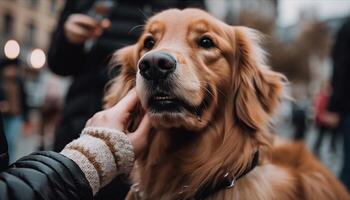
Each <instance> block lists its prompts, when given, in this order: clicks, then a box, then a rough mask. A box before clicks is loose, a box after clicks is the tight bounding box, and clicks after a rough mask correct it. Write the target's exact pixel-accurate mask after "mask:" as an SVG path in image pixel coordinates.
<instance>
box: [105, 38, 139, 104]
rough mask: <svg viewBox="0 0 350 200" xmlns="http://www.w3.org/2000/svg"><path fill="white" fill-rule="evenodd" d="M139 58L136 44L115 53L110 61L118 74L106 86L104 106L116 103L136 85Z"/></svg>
mask: <svg viewBox="0 0 350 200" xmlns="http://www.w3.org/2000/svg"><path fill="white" fill-rule="evenodd" d="M138 60H139V59H138V51H137V45H136V44H135V45H131V46H127V47H124V48H122V49H120V50H118V51H116V52H115V53H114V54H113V56H112V59H111V62H110V63H111V69H112V70H117V71H118V75H117V76H116V77H115V78H113V79H111V80H110V81H109V82H108V84H107V86H106V92H105V96H104V106H103V107H104V108H109V107H112V106H113V105H115V104H116V103H117V102H119V100H120V99H121V98H123V97H124V96H125V95H126V94H127V93H128V92H129V91H130V90H131V89H132V88H133V87H135V83H136V73H137V61H138Z"/></svg>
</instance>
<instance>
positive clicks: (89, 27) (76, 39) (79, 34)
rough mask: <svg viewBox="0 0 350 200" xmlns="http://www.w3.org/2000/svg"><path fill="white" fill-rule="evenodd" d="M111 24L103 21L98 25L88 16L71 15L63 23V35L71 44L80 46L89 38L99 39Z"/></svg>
mask: <svg viewBox="0 0 350 200" xmlns="http://www.w3.org/2000/svg"><path fill="white" fill-rule="evenodd" d="M110 24H111V22H110V21H109V20H108V19H103V20H102V21H101V22H100V23H99V22H97V21H96V20H95V19H93V18H92V17H90V16H88V15H84V14H72V15H70V16H69V17H68V19H67V20H66V22H65V23H64V33H65V36H66V37H67V39H68V41H69V42H70V43H72V44H76V45H78V44H82V43H84V42H85V41H86V40H88V39H90V38H97V37H99V36H100V35H101V34H102V32H103V30H104V29H106V28H108V27H110Z"/></svg>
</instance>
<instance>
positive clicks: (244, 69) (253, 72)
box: [232, 27, 286, 132]
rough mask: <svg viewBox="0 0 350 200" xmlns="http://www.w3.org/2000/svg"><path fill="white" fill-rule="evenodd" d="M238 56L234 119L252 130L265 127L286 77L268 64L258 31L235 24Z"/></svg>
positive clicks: (234, 72) (234, 71)
mask: <svg viewBox="0 0 350 200" xmlns="http://www.w3.org/2000/svg"><path fill="white" fill-rule="evenodd" d="M233 34H234V36H233V38H234V47H235V58H234V67H233V78H232V80H233V85H232V87H233V90H234V105H233V107H234V111H233V112H234V119H235V120H236V122H237V124H238V125H239V126H241V127H242V128H245V129H248V130H251V131H253V132H256V131H259V130H262V129H264V128H266V125H267V124H268V123H269V120H271V116H272V114H273V112H274V111H275V110H276V108H277V106H278V104H279V102H280V100H281V97H282V89H283V82H285V80H286V79H285V77H284V76H283V75H282V74H279V73H276V72H273V71H271V70H270V69H269V68H268V67H267V65H266V64H265V53H264V51H263V50H262V49H261V48H260V46H259V40H260V36H259V33H257V31H255V30H253V29H249V28H246V27H233Z"/></svg>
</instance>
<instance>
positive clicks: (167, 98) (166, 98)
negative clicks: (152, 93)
mask: <svg viewBox="0 0 350 200" xmlns="http://www.w3.org/2000/svg"><path fill="white" fill-rule="evenodd" d="M154 98H155V99H156V100H169V99H173V97H169V96H165V97H163V96H161V97H160V96H156V97H154Z"/></svg>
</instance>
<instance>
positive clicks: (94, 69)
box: [48, 0, 204, 200]
mask: <svg viewBox="0 0 350 200" xmlns="http://www.w3.org/2000/svg"><path fill="white" fill-rule="evenodd" d="M203 4H204V3H203V0H187V1H182V0H167V1H160V0H118V1H117V0H115V1H111V0H67V3H66V5H65V7H64V9H63V11H62V14H61V16H60V19H59V22H58V26H57V28H56V30H55V32H54V34H53V37H52V42H51V46H50V49H49V54H48V64H49V67H50V69H51V70H52V71H53V72H55V73H57V74H59V75H63V76H72V77H73V83H72V85H71V86H70V88H69V91H68V94H67V96H66V99H65V106H64V108H63V116H62V119H61V121H60V123H59V125H58V128H57V130H56V134H55V142H54V150H55V151H60V150H62V148H63V147H64V146H65V145H66V144H67V143H69V142H70V141H72V140H73V139H75V138H77V137H78V134H79V132H80V130H81V129H82V128H83V127H84V124H85V122H86V120H87V119H89V118H90V117H91V116H92V115H93V114H94V113H95V112H97V111H99V110H101V107H102V98H103V93H104V87H105V85H106V83H107V81H108V75H107V74H108V73H107V71H108V69H107V62H108V56H110V55H111V54H112V53H113V52H114V51H115V50H117V49H119V48H121V47H124V46H127V45H129V44H132V43H134V42H136V40H137V38H138V36H139V35H140V33H141V31H142V26H140V25H143V24H144V21H145V20H146V18H147V16H151V15H152V14H153V13H155V12H158V11H160V10H163V9H167V8H175V7H176V8H185V7H188V6H191V7H204V5H203ZM105 190H107V191H102V192H101V193H100V194H99V195H98V196H97V197H96V199H114V200H116V199H123V198H124V196H123V195H121V196H120V197H116V196H115V194H116V191H115V190H121V192H120V193H124V194H126V191H127V190H128V187H125V188H124V189H123V188H122V187H121V186H118V187H114V188H113V187H112V186H111V188H108V187H107V188H106V189H105ZM112 194H114V196H113V195H112Z"/></svg>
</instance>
